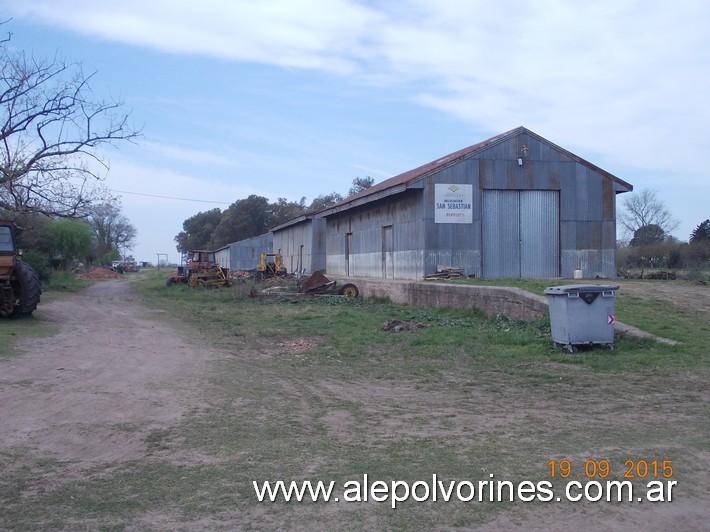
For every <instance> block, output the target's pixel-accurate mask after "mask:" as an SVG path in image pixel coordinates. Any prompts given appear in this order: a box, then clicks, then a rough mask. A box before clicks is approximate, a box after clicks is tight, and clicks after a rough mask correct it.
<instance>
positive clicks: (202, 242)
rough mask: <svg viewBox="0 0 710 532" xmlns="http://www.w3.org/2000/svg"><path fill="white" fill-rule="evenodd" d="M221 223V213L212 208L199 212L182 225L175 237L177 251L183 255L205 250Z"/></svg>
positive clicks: (217, 209)
mask: <svg viewBox="0 0 710 532" xmlns="http://www.w3.org/2000/svg"><path fill="white" fill-rule="evenodd" d="M221 221H222V211H221V210H220V209H219V208H214V209H211V210H209V211H205V212H199V213H197V214H196V215H194V216H192V217H190V218H188V219H187V220H185V221H184V222H183V223H182V229H183V230H182V231H180V233H178V235H177V236H176V237H175V243H176V244H177V250H178V251H179V252H180V253H185V252H186V251H189V250H191V249H206V248H207V247H209V245H210V241H211V240H212V233H214V231H215V229H216V228H217V226H218V225H219V224H220V222H221Z"/></svg>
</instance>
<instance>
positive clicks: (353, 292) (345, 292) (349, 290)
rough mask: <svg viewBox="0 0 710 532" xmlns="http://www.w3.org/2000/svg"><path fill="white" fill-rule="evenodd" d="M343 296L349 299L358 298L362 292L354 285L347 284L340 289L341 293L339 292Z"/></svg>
mask: <svg viewBox="0 0 710 532" xmlns="http://www.w3.org/2000/svg"><path fill="white" fill-rule="evenodd" d="M338 293H339V294H340V295H341V296H347V297H357V296H359V295H360V290H358V289H357V286H355V285H354V284H352V283H347V284H344V285H343V286H342V287H341V288H340V292H338Z"/></svg>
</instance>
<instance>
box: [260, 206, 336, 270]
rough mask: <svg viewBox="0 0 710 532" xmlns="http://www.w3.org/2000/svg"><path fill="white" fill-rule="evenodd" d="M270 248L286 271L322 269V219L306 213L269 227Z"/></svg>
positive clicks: (323, 266)
mask: <svg viewBox="0 0 710 532" xmlns="http://www.w3.org/2000/svg"><path fill="white" fill-rule="evenodd" d="M272 231H273V234H274V251H277V252H279V253H281V256H282V257H283V262H284V266H286V269H287V270H288V272H289V273H313V272H315V271H317V270H325V219H324V218H321V217H319V215H318V214H306V215H304V216H299V217H298V218H295V219H293V220H290V221H288V222H286V223H283V224H281V225H279V226H277V227H274V228H273V229H272Z"/></svg>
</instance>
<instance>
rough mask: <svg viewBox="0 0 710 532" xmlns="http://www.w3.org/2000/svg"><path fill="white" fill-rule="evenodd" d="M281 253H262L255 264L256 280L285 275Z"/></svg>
mask: <svg viewBox="0 0 710 532" xmlns="http://www.w3.org/2000/svg"><path fill="white" fill-rule="evenodd" d="M287 274H288V272H287V270H286V266H284V261H283V257H282V256H281V253H262V254H261V259H260V260H259V264H258V265H257V266H256V280H257V281H260V280H261V279H264V278H266V277H283V276H285V275H287Z"/></svg>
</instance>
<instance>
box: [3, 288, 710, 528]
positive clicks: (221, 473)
mask: <svg viewBox="0 0 710 532" xmlns="http://www.w3.org/2000/svg"><path fill="white" fill-rule="evenodd" d="M659 297H660V296H659ZM157 312H160V311H153V310H149V309H148V308H147V307H146V306H144V305H143V304H142V302H141V300H140V298H139V296H136V295H135V294H133V293H132V292H131V290H130V282H129V281H125V280H116V281H104V282H100V283H96V284H94V285H92V286H91V287H90V288H88V289H87V290H85V291H83V292H81V293H79V294H75V295H72V296H70V297H66V298H63V299H61V300H57V301H53V302H51V303H45V304H43V305H42V307H41V308H40V310H38V312H37V317H38V318H39V319H40V320H41V321H42V322H43V323H50V324H52V323H53V324H56V328H57V333H56V334H55V335H53V336H51V337H46V338H33V339H28V340H23V341H22V342H21V343H20V344H19V345H18V347H19V348H20V349H21V351H22V353H21V354H20V355H19V356H11V357H1V358H0V427H1V430H0V473H1V475H2V476H1V477H0V529H3V530H4V529H10V528H27V529H46V528H60V529H67V530H79V529H99V528H115V529H133V530H195V529H209V530H212V529H223V530H233V529H239V528H243V529H287V528H296V529H306V528H308V524H310V525H314V524H315V523H319V524H321V526H322V527H323V528H329V527H328V526H327V524H333V526H331V527H330V528H332V529H341V528H348V529H355V528H369V529H382V528H387V526H384V527H383V526H382V523H387V518H388V517H389V516H390V515H395V514H393V513H390V512H389V510H388V508H387V507H386V505H385V506H383V505H379V506H378V505H372V504H365V505H356V506H355V508H356V509H353V508H349V507H348V506H345V505H341V506H338V505H325V504H312V505H301V506H298V505H292V504H291V505H289V504H274V505H271V506H264V505H259V504H257V503H256V502H255V501H254V496H253V494H252V493H250V492H249V490H250V486H251V485H252V484H251V481H252V480H253V479H255V478H258V479H262V480H263V479H267V478H304V477H306V478H307V477H308V476H309V475H312V476H313V478H318V479H321V478H322V479H327V478H328V476H329V475H333V474H339V475H341V476H342V475H347V476H348V478H349V476H350V475H355V474H356V473H357V474H360V473H362V472H363V471H370V469H365V467H366V466H367V467H374V468H377V467H380V468H381V469H379V474H380V475H385V476H386V475H390V476H391V475H392V474H400V473H401V472H407V471H409V470H410V469H411V468H412V467H413V468H415V469H414V470H416V471H427V472H429V469H428V467H429V466H428V465H427V463H426V462H427V461H428V460H429V459H431V460H436V459H438V460H440V464H443V465H446V464H449V463H451V464H454V465H455V467H456V471H455V473H456V474H459V473H460V474H461V475H463V476H464V478H466V477H465V475H466V474H467V472H468V473H472V472H476V473H478V472H479V471H480V466H482V465H483V466H485V467H495V468H497V469H496V473H497V474H499V475H501V478H504V477H505V476H506V475H513V474H515V472H516V471H519V470H522V469H523V468H525V467H528V466H526V465H525V463H524V461H525V460H528V459H530V454H531V453H532V454H533V455H534V456H535V458H534V459H533V461H534V462H535V463H537V464H538V465H540V464H541V467H542V468H543V470H544V467H545V466H546V464H547V463H548V461H549V460H550V459H553V458H554V459H560V458H570V459H573V460H582V458H581V457H583V456H586V455H585V454H584V453H586V452H588V451H589V450H590V449H592V447H593V448H594V449H601V451H600V452H603V453H605V454H603V455H601V456H608V455H609V453H616V454H615V455H614V456H615V457H616V460H617V462H619V460H620V457H621V458H634V457H638V456H640V457H642V458H663V459H666V458H673V459H674V460H675V463H677V464H680V465H679V466H678V467H679V469H681V468H685V469H684V471H683V473H684V476H683V477H681V484H682V489H680V488H679V490H680V491H679V494H678V501H677V502H676V501H674V502H673V504H668V505H665V504H663V505H660V504H655V505H649V504H643V505H641V504H634V505H616V504H614V505H608V504H607V505H602V504H596V505H595V504H585V505H569V504H566V505H565V504H560V505H553V506H551V505H548V504H544V505H543V504H540V505H535V506H532V507H531V508H529V509H528V508H527V507H520V506H519V505H518V506H511V507H510V508H509V509H508V508H501V509H500V510H499V509H498V508H494V509H495V513H494V512H493V511H492V509H491V507H487V508H486V507H474V510H473V513H474V514H475V513H478V512H480V511H482V510H483V511H486V510H487V511H488V513H487V514H486V515H487V517H486V521H487V523H486V524H485V526H483V527H479V529H483V530H499V529H501V528H503V529H521V530H538V529H539V530H568V529H570V528H579V529H626V530H637V529H639V528H644V529H648V530H666V529H669V528H672V527H674V528H677V529H679V530H680V529H683V530H694V529H700V528H701V527H702V525H703V524H704V523H705V522H706V518H707V516H706V511H705V509H704V508H706V506H705V504H704V503H699V502H698V500H702V501H705V500H706V499H707V496H706V493H707V481H706V479H705V477H704V476H703V475H702V471H704V470H706V469H705V468H706V464H707V463H708V458H707V452H706V451H705V449H704V448H703V447H702V446H701V445H700V444H697V445H696V444H695V443H692V444H688V443H687V442H700V441H702V439H703V437H704V434H705V432H704V426H705V425H704V424H703V422H702V419H703V418H702V412H704V408H705V405H706V404H707V387H706V385H705V383H704V381H703V380H702V377H701V376H695V375H686V374H685V373H682V374H680V373H679V375H678V376H675V375H671V374H670V373H669V372H655V371H646V372H640V373H636V374H629V375H621V376H617V375H614V374H610V375H599V374H594V373H590V372H587V371H586V370H584V369H582V368H575V367H572V366H569V365H565V367H564V370H565V372H564V374H563V373H560V377H559V378H558V377H556V375H557V373H554V371H557V370H556V369H555V368H554V367H552V366H551V367H550V368H548V367H545V368H538V369H539V371H540V372H542V373H544V375H551V374H553V373H554V375H555V381H553V382H548V380H540V379H535V378H532V377H527V376H526V377H523V376H520V375H518V374H516V373H515V372H513V373H510V372H504V371H497V370H494V369H491V368H488V369H486V370H485V371H482V372H481V371H478V370H476V369H475V365H474V366H471V365H470V360H471V359H468V358H467V359H466V361H465V364H466V365H465V367H464V366H461V367H460V368H459V366H457V365H456V364H458V362H456V361H457V360H459V359H458V358H456V357H454V358H452V359H451V363H452V364H454V366H452V367H455V368H458V369H460V371H457V372H454V371H448V370H442V371H441V372H439V373H436V374H435V375H437V376H435V377H431V378H430V377H429V373H426V374H425V375H424V376H422V375H421V374H419V375H418V377H416V378H415V375H414V374H413V373H412V374H407V373H406V368H404V369H399V368H395V367H394V366H390V365H386V364H389V362H388V360H389V359H390V358H393V359H396V360H397V361H399V363H401V364H402V365H405V364H406V363H407V360H406V356H407V355H406V353H405V354H404V355H403V354H402V353H399V354H397V353H385V352H380V353H362V356H361V357H359V358H362V361H360V360H359V358H358V359H357V360H355V359H351V360H346V361H341V360H340V359H335V360H332V361H327V360H323V361H322V362H323V364H324V365H323V368H322V369H320V368H319V366H318V359H317V358H316V357H313V358H312V359H310V360H306V356H305V355H302V354H301V353H300V351H299V349H300V348H301V346H306V347H308V346H310V344H309V343H308V342H307V341H306V340H308V341H312V342H313V343H317V342H319V341H321V340H322V337H314V338H305V339H300V340H299V339H294V338H290V337H289V338H288V339H286V340H284V339H283V338H279V339H273V341H271V342H268V341H267V340H272V339H269V338H266V339H261V338H259V340H264V341H263V342H262V343H258V342H256V343H254V344H251V346H250V345H249V344H248V342H246V341H245V340H244V337H241V336H234V338H239V340H235V341H233V343H232V345H231V349H228V347H225V348H224V349H225V350H224V351H222V350H220V349H219V348H214V347H210V348H205V347H203V344H204V342H200V339H195V338H191V337H189V336H188V332H187V331H184V332H183V331H181V330H179V329H178V328H176V327H175V325H174V323H175V322H174V321H173V322H172V323H173V325H170V324H168V320H162V319H161V315H160V314H158V313H157ZM231 325H232V326H234V324H231ZM242 327H244V325H242ZM234 330H235V331H236V332H239V331H238V330H237V329H236V327H235V329H234ZM252 340H253V339H252ZM291 340H295V341H291ZM254 345H259V346H261V347H257V348H254V347H253V346H254ZM350 364H351V365H352V367H351V366H350ZM378 364H381V365H382V366H384V367H385V368H390V369H389V373H388V377H387V378H383V377H382V375H381V374H380V373H378V370H377V369H376V368H377V367H378ZM469 366H471V367H469ZM551 368H552V369H551ZM538 369H535V368H532V370H531V371H538ZM442 376H443V377H442ZM562 376H564V377H565V381H564V382H563V379H562ZM568 377H569V378H568ZM531 383H532V384H531ZM521 405H524V408H523V407H521ZM580 405H581V406H580ZM699 420H700V421H699ZM590 434H592V435H593V436H594V446H591V444H590V441H591V440H590V437H591V436H590ZM558 437H559V438H563V439H564V440H565V441H566V442H567V444H566V445H568V447H566V448H568V449H570V451H569V452H567V451H565V452H566V454H564V455H559V453H557V454H555V453H553V452H552V451H550V450H549V449H553V450H554V449H559V448H560V447H559V445H558V444H557V443H555V442H554V441H553V440H555V439H556V438H558ZM637 438H638V439H639V441H640V442H642V443H640V444H637V443H636V440H637ZM509 440H520V445H519V446H516V445H510V444H508V443H507V442H508V441H509ZM678 440H680V441H678ZM196 442H199V444H196ZM546 442H547V443H546ZM161 445H164V446H163V447H161ZM420 445H421V446H423V447H424V448H425V450H426V449H428V451H426V452H425V453H424V454H420V453H419V451H420V447H419V446H420ZM639 445H643V447H639ZM498 446H501V447H504V450H505V451H506V452H508V451H511V452H512V454H505V455H503V454H501V455H499V454H498V453H497V448H498ZM696 447H701V450H697V449H696ZM313 449H315V450H313ZM627 449H628V451H627ZM659 449H660V451H659ZM669 449H670V451H668V450H669ZM403 450H404V452H403ZM449 450H451V454H450V455H449ZM407 452H409V453H410V454H409V455H407ZM427 452H428V453H429V454H426V453H427ZM551 453H552V454H551ZM619 453H621V454H619ZM639 453H640V454H639ZM380 454H381V455H382V456H379V455H380ZM373 457H374V458H373ZM447 457H449V458H448V460H450V462H448V461H447ZM361 458H362V460H363V462H362V463H364V464H365V465H362V464H361V461H360V460H361ZM378 459H381V460H384V462H383V463H384V465H382V464H380V462H378ZM412 459H413V460H414V461H415V462H414V464H412V463H410V462H411V460H412ZM417 460H419V462H417ZM389 462H392V464H390V463H389ZM620 463H623V462H620ZM331 464H334V465H331ZM397 464H399V466H398V465H397ZM459 464H460V465H459ZM383 467H384V469H382V468H383ZM531 467H532V466H531ZM331 468H332V469H333V470H331ZM417 468H418V469H417ZM334 471H335V472H334ZM375 471H376V472H377V471H378V470H377V469H375ZM393 471H394V473H392V472H393ZM484 471H486V470H484ZM336 472H337V473H336ZM449 474H450V475H453V474H454V473H451V472H450V473H449ZM277 475H278V476H277ZM538 477H539V473H538ZM538 477H536V478H537V479H539V478H538ZM383 478H384V477H383ZM386 478H389V477H386ZM421 478H425V477H423V476H422V477H421ZM531 478H532V477H531ZM95 494H97V495H96V496H94V495H95ZM141 500H142V501H143V502H141ZM2 505H5V506H6V508H3V507H2ZM412 508H413V507H412V506H410V507H409V510H410V511H411V509H412ZM421 508H423V510H420V511H421V512H422V514H416V513H415V514H413V515H415V518H414V520H413V521H411V526H412V528H416V527H417V526H416V524H417V517H416V516H421V515H426V513H425V512H426V511H428V509H429V508H430V507H429V506H427V505H423V506H421ZM442 508H446V510H447V511H448V510H449V508H450V509H451V511H452V512H460V514H461V515H465V514H466V513H471V512H472V510H471V509H470V508H468V507H466V506H465V505H464V504H463V503H461V504H458V505H452V506H450V507H446V506H442ZM417 510H419V507H417ZM436 510H438V507H436V508H435V507H432V510H431V511H436ZM4 511H5V513H3V512H4ZM397 511H399V508H398V510H397ZM439 511H440V510H439ZM62 512H64V514H63V515H62ZM3 517H5V518H6V519H8V520H12V521H10V523H9V524H8V523H7V522H3ZM398 522H400V521H398ZM465 522H469V521H465ZM303 523H306V525H303ZM323 523H325V524H323ZM580 524H583V525H584V526H581V527H580ZM649 524H650V525H652V526H649ZM359 525H362V526H361V527H360V526H359ZM311 528H312V527H311Z"/></svg>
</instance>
